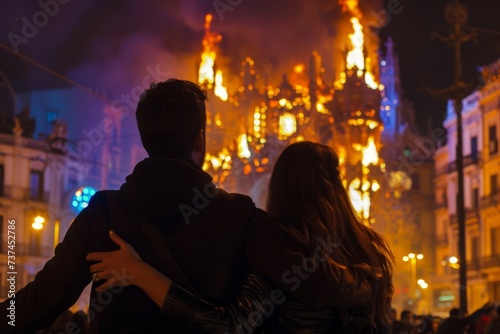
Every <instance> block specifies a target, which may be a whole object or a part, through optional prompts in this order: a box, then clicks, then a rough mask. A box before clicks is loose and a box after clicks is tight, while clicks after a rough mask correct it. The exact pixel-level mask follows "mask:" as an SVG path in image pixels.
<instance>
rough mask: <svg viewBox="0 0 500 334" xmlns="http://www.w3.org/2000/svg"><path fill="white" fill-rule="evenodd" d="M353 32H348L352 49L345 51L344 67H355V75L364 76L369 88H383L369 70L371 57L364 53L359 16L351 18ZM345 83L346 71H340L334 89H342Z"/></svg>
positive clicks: (350, 68) (363, 39)
mask: <svg viewBox="0 0 500 334" xmlns="http://www.w3.org/2000/svg"><path fill="white" fill-rule="evenodd" d="M351 23H352V27H353V29H354V33H352V34H349V39H350V41H351V45H352V50H350V51H349V52H348V53H347V59H346V61H347V62H346V67H347V69H348V70H352V69H354V68H356V69H357V72H356V75H357V76H358V77H359V78H361V77H363V75H364V77H365V83H366V85H367V86H368V87H370V88H371V89H380V90H382V89H383V86H381V85H379V84H378V83H377V82H376V80H375V75H374V74H373V73H372V71H371V59H370V58H369V57H366V59H365V55H364V44H365V35H364V34H363V25H362V24H361V23H360V22H359V18H357V17H353V18H351ZM345 83H346V73H345V72H341V73H340V78H339V79H338V80H336V81H335V83H334V85H335V89H343V87H344V85H345Z"/></svg>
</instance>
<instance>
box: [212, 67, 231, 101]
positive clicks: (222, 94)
mask: <svg viewBox="0 0 500 334" xmlns="http://www.w3.org/2000/svg"><path fill="white" fill-rule="evenodd" d="M223 81H224V79H223V78H222V71H217V74H215V89H214V94H215V96H217V97H219V98H220V99H221V100H222V101H227V99H228V97H229V96H228V94H227V88H226V87H224V86H223V85H222V83H223Z"/></svg>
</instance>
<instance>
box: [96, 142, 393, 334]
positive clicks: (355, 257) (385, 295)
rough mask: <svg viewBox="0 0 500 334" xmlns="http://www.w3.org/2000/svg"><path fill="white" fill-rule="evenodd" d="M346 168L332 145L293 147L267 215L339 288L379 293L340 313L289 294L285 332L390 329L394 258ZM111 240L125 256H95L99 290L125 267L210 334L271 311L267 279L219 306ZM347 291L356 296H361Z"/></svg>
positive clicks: (282, 305)
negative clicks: (353, 191)
mask: <svg viewBox="0 0 500 334" xmlns="http://www.w3.org/2000/svg"><path fill="white" fill-rule="evenodd" d="M338 167H339V160H338V157H337V155H336V154H335V152H334V151H333V150H332V149H331V148H330V147H328V146H325V145H321V144H317V143H312V142H300V143H296V144H292V145H290V146H289V147H287V148H286V149H285V150H284V151H283V152H282V154H281V155H280V157H279V159H278V161H277V162H276V165H275V167H274V170H273V174H272V176H271V181H270V184H269V193H268V203H267V210H268V212H269V214H270V216H271V217H273V218H275V219H277V220H279V221H280V222H281V224H282V227H283V229H285V230H286V231H287V232H288V233H289V235H290V237H291V238H294V239H295V240H297V241H298V242H299V243H300V244H301V245H302V246H303V249H304V254H303V256H304V257H306V258H311V259H314V262H313V266H312V269H311V270H321V272H322V273H324V275H328V277H330V278H331V279H332V280H335V281H337V282H339V284H342V282H345V281H353V282H356V285H355V286H357V287H361V286H366V285H369V287H370V289H368V291H371V295H369V296H365V297H366V298H365V299H364V300H366V303H365V305H360V309H356V310H349V311H347V310H343V309H342V308H341V307H342V306H341V305H336V304H335V301H332V303H331V305H330V306H335V308H332V307H326V306H317V305H316V306H311V305H308V306H306V305H301V304H299V303H296V302H294V301H291V300H289V299H287V298H286V296H282V297H283V298H281V299H280V298H277V300H273V301H272V303H271V304H272V307H273V310H274V308H276V309H277V314H278V318H279V324H278V326H280V328H281V330H282V331H284V332H297V331H300V330H304V329H307V328H309V329H310V328H315V330H316V331H315V332H331V330H332V329H333V328H338V327H344V329H346V327H356V329H357V331H359V332H360V331H361V330H362V329H363V327H370V326H371V325H373V326H371V327H376V328H378V329H382V328H386V327H387V324H388V323H389V317H388V313H389V310H390V307H391V298H392V293H393V285H392V272H393V263H394V258H393V255H392V252H391V250H390V249H389V247H388V245H387V244H386V242H385V241H384V240H383V239H382V237H381V236H380V235H379V234H378V233H376V232H375V231H373V230H372V229H370V228H368V227H366V226H365V225H363V224H362V223H361V222H360V221H359V219H358V217H357V215H356V213H355V212H354V210H353V208H352V205H351V202H350V200H349V197H348V194H347V191H346V190H345V188H344V187H343V185H342V180H341V177H340V174H339V171H338ZM110 236H111V238H112V239H113V241H115V242H116V243H117V244H118V245H119V246H120V250H118V251H115V252H109V253H91V254H89V256H88V257H87V260H89V261H100V262H99V263H97V264H94V265H92V266H91V268H90V270H91V273H93V275H94V276H93V277H94V278H97V279H98V280H107V281H106V282H105V283H104V284H102V285H101V286H99V287H98V288H97V289H98V290H105V289H107V288H109V287H111V286H116V285H117V284H119V283H118V282H117V281H116V279H115V278H114V277H113V274H112V271H113V270H117V269H118V268H124V267H125V268H126V272H127V274H128V275H130V276H135V278H134V280H132V282H131V284H133V285H136V286H138V287H140V288H141V289H143V290H144V291H145V292H146V293H147V294H148V295H149V296H150V298H151V299H153V300H154V301H155V303H156V304H157V305H158V306H160V307H163V311H164V312H163V315H164V316H165V317H166V318H168V317H169V314H168V310H169V309H171V308H172V307H174V306H176V305H177V306H182V307H183V308H186V310H188V309H189V310H192V311H193V312H192V315H193V318H194V321H196V322H197V323H198V325H201V327H202V328H204V329H206V330H209V331H212V332H215V331H219V330H220V332H223V331H224V330H225V331H226V332H231V330H232V331H234V332H237V328H240V329H241V326H243V325H242V324H241V321H239V322H240V323H237V321H238V320H237V319H240V320H241V319H249V317H248V315H249V314H251V312H252V311H254V308H252V301H255V300H257V301H260V302H261V303H263V302H265V301H267V302H268V305H269V299H270V298H269V296H270V295H272V293H273V291H276V289H274V290H273V286H272V285H270V283H269V282H266V280H265V279H264V278H262V277H260V276H259V275H258V274H252V275H250V277H249V278H248V279H247V281H246V282H245V284H243V286H242V287H241V288H240V289H239V291H237V292H235V294H234V296H233V297H232V298H231V300H229V301H228V303H227V306H226V307H222V308H216V307H214V306H212V305H210V304H209V303H206V302H203V301H200V299H199V298H196V297H195V296H192V295H190V294H189V293H188V292H187V291H183V290H182V289H180V288H179V287H177V286H175V284H174V285H172V284H173V283H172V282H171V281H170V280H169V279H168V278H167V277H165V276H164V275H162V274H161V273H159V272H158V271H156V270H155V269H154V268H152V267H150V266H149V265H147V264H145V263H144V262H142V261H141V259H140V257H139V256H138V255H137V253H136V252H135V251H134V250H133V249H132V248H131V247H130V245H128V244H127V243H126V242H124V241H123V240H121V239H120V238H119V237H118V236H117V235H116V234H114V233H110ZM318 240H329V242H330V241H331V242H332V243H333V245H335V249H334V251H326V250H325V249H320V250H318ZM299 284H300V282H299ZM169 290H170V291H169ZM361 290H363V291H366V289H359V291H361ZM346 293H350V294H356V293H357V291H350V292H346ZM165 296H166V297H165ZM179 303H180V304H179ZM269 308H270V306H269ZM194 310H195V311H194ZM188 313H189V312H188ZM262 313H263V314H261V317H260V318H258V319H252V320H253V321H251V322H252V323H251V324H248V323H247V324H246V325H248V327H250V328H252V329H253V328H255V327H257V326H256V325H260V324H261V323H262V322H263V321H264V320H266V319H265V318H266V314H265V313H266V312H262ZM268 313H273V312H268ZM358 313H359V314H358ZM169 320H172V319H169ZM190 320H192V319H190ZM182 321H188V319H187V318H186V319H184V320H182ZM227 328H229V330H228V329H227Z"/></svg>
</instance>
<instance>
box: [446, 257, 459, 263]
mask: <svg viewBox="0 0 500 334" xmlns="http://www.w3.org/2000/svg"><path fill="white" fill-rule="evenodd" d="M448 261H449V262H450V263H451V264H457V263H458V258H457V257H456V256H452V257H450V259H449V260H448Z"/></svg>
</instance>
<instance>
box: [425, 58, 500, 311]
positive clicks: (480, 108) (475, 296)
mask: <svg viewBox="0 0 500 334" xmlns="http://www.w3.org/2000/svg"><path fill="white" fill-rule="evenodd" d="M482 72H483V73H482V80H481V86H480V87H478V89H477V90H476V91H475V92H474V93H472V94H471V95H469V96H468V97H467V98H465V99H464V100H463V101H462V103H463V111H462V117H463V143H464V152H463V155H464V187H465V189H464V200H465V212H466V217H465V219H466V220H465V224H466V257H467V258H466V259H458V258H457V257H458V220H457V215H456V213H457V210H456V196H457V191H458V190H457V189H458V188H457V187H458V186H457V171H456V167H455V161H456V143H457V129H456V115H455V110H454V107H453V103H451V102H450V103H449V106H448V113H447V117H446V120H445V122H444V126H445V129H446V131H447V134H448V143H447V145H446V146H443V147H441V148H440V149H439V150H438V151H437V152H436V154H435V161H436V165H435V171H436V178H435V183H436V199H435V200H436V209H435V216H436V232H435V233H436V241H437V245H436V252H435V260H436V261H435V262H436V266H435V272H436V276H435V278H434V285H433V286H434V289H433V302H434V306H435V308H436V309H437V310H443V311H444V310H449V308H450V307H452V306H458V303H459V294H458V278H459V277H458V275H459V273H458V268H459V266H460V263H463V261H464V260H465V262H466V263H467V295H468V308H469V311H470V312H471V311H474V310H476V309H478V308H480V307H481V306H482V305H484V304H485V303H486V302H487V301H498V300H500V195H499V191H498V189H499V186H500V183H499V176H498V175H499V167H500V153H499V147H498V138H499V137H500V80H499V79H500V76H499V75H500V60H499V61H497V62H496V63H493V64H491V65H489V66H485V67H483V69H482Z"/></svg>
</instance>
